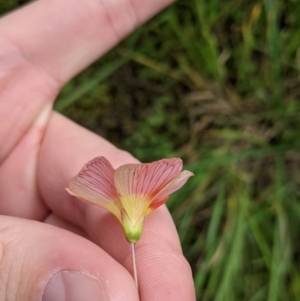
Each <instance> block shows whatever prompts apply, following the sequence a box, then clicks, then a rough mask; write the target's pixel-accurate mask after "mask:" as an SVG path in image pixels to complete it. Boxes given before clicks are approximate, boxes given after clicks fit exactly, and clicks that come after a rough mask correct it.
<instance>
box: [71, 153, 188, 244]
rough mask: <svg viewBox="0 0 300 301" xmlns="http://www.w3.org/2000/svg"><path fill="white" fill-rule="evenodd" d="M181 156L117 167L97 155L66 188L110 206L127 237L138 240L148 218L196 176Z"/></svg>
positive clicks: (85, 198)
mask: <svg viewBox="0 0 300 301" xmlns="http://www.w3.org/2000/svg"><path fill="white" fill-rule="evenodd" d="M181 169H182V161H181V159H179V158H172V159H162V160H159V161H156V162H153V163H144V164H126V165H122V166H120V167H119V168H117V169H116V170H114V168H113V167H112V165H111V164H110V163H109V161H108V160H107V159H106V158H105V157H96V158H94V159H93V160H91V161H89V162H88V163H87V164H85V166H84V167H83V168H82V169H81V171H80V172H79V174H78V175H77V176H75V177H74V178H72V179H71V180H70V182H69V188H66V190H67V191H68V192H69V193H70V194H71V195H73V196H76V197H77V198H79V199H80V200H82V201H85V202H88V203H92V204H94V205H97V206H100V207H102V208H105V209H107V210H108V211H110V212H111V213H112V214H113V215H115V216H116V218H117V219H118V220H119V221H120V223H121V224H122V226H123V228H124V233H125V236H126V239H127V240H128V241H129V242H131V243H135V242H137V241H138V240H139V238H140V236H141V232H142V227H143V223H144V219H145V217H146V216H147V215H148V214H149V213H150V212H152V211H153V210H154V209H156V208H157V207H159V206H160V205H162V204H164V203H165V202H166V201H167V199H168V198H169V195H170V194H171V193H173V192H174V191H176V190H178V189H179V188H181V187H182V186H183V185H184V184H185V183H186V181H187V180H188V179H189V177H191V176H192V175H193V173H192V172H190V171H187V170H184V171H181Z"/></svg>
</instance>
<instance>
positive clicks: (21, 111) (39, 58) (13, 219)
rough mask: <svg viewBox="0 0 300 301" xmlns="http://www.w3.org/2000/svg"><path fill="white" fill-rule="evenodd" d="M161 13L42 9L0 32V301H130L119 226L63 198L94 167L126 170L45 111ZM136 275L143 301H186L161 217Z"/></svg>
mask: <svg viewBox="0 0 300 301" xmlns="http://www.w3.org/2000/svg"><path fill="white" fill-rule="evenodd" d="M170 2H171V1H170V0H118V1H112V0H111V1H108V0H106V1H105V0H102V1H99V0H98V1H96V0H77V1H74V0H64V1H62V0H43V1H37V2H34V3H32V4H30V5H28V6H26V7H24V8H23V9H21V10H18V11H16V12H14V13H12V14H10V15H7V16H5V17H4V18H2V19H1V20H0V66H1V67H0V120H1V127H0V145H1V148H0V164H1V165H0V213H1V214H2V215H1V216H0V287H1V289H0V299H1V300H4V299H5V300H10V301H15V300H22V301H27V300H30V301H35V300H37V301H38V300H41V296H42V295H43V297H42V300H43V301H54V300H55V301H60V300H72V301H74V300H80V301H83V300H89V301H93V300H97V301H100V300H111V301H116V300H130V301H134V300H139V296H138V292H137V290H136V287H135V284H134V281H133V279H132V276H131V275H130V274H129V272H128V271H130V272H131V260H130V248H129V244H128V243H127V242H126V240H125V238H124V235H123V231H122V228H121V226H120V224H119V222H118V221H117V219H116V218H115V217H114V216H112V215H111V214H109V213H107V212H106V211H105V210H102V209H99V208H96V207H94V206H91V205H87V204H85V203H83V202H80V201H79V200H77V199H75V198H74V197H72V196H70V195H68V193H67V192H66V191H65V187H67V184H68V181H69V179H70V178H71V177H73V176H74V175H75V174H77V172H78V171H79V170H80V168H81V167H82V166H83V165H84V163H86V162H87V161H88V160H90V159H92V158H94V157H96V156H105V157H106V158H107V159H108V160H109V161H110V162H111V163H112V164H113V166H114V167H115V168H116V167H118V166H119V165H122V164H126V163H132V162H136V159H134V158H133V157H132V156H131V155H130V154H128V153H126V152H123V151H121V150H119V149H117V148H115V147H114V146H113V145H111V144H110V143H109V142H107V141H106V140H104V139H102V138H101V137H99V136H97V135H95V134H93V133H91V132H89V131H87V130H85V129H83V128H82V127H80V126H78V125H76V124H74V123H73V122H71V121H70V120H68V119H66V118H65V117H63V116H61V115H60V114H58V113H55V112H53V111H52V103H53V101H54V99H55V97H56V95H57V93H58V92H59V90H60V88H61V87H62V86H63V85H64V84H65V83H66V82H67V81H68V80H69V79H70V78H72V77H73V76H74V75H75V74H76V73H78V72H79V71H80V70H82V69H83V68H85V67H86V66H87V65H89V64H90V63H91V62H92V61H94V60H95V59H96V58H98V57H99V56H101V55H102V54H104V53H105V52H106V51H107V50H109V49H110V48H111V47H113V46H114V45H115V44H116V43H118V42H119V41H120V40H121V39H122V38H123V37H125V36H126V35H127V34H128V33H130V32H131V31H132V30H133V29H134V28H136V27H137V26H138V25H140V24H141V23H142V22H144V21H145V20H146V19H148V18H149V17H150V16H152V15H153V14H155V13H156V12H157V11H159V10H160V9H162V8H163V7H164V6H166V5H167V4H169V3H170ZM130 3H131V4H130ZM137 264H138V271H139V281H140V297H141V300H143V301H147V300H149V301H150V300H151V301H153V300H164V301H165V300H172V301H177V300H178V301H179V300H180V301H182V300H185V301H193V300H195V296H194V289H193V282H192V277H191V272H190V268H189V265H188V264H187V262H186V260H185V259H184V257H183V255H182V252H181V248H180V243H179V239H178V236H177V233H176V229H175V227H174V224H173V222H172V219H171V217H170V215H169V213H168V211H167V209H166V208H165V207H164V206H162V207H161V208H159V209H157V210H156V211H155V212H153V213H152V214H151V215H149V217H148V218H147V220H146V222H145V226H144V230H143V235H142V238H141V240H140V241H139V242H138V244H137ZM53 275H54V276H53ZM51 276H53V277H52V278H51ZM47 283H48V284H47ZM45 287H46V288H45ZM44 288H45V291H44V293H43V290H44Z"/></svg>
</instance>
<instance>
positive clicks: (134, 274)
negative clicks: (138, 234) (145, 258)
mask: <svg viewBox="0 0 300 301" xmlns="http://www.w3.org/2000/svg"><path fill="white" fill-rule="evenodd" d="M130 246H131V259H132V269H133V278H134V281H135V284H136V287H137V289H138V288H139V284H138V275H137V269H136V259H135V244H134V243H133V242H132V243H130Z"/></svg>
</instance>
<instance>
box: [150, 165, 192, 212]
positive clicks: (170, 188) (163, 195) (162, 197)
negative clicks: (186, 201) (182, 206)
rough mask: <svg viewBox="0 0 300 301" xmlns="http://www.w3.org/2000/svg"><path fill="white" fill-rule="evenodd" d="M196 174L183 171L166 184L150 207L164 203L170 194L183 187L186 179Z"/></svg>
mask: <svg viewBox="0 0 300 301" xmlns="http://www.w3.org/2000/svg"><path fill="white" fill-rule="evenodd" d="M193 175H194V174H193V173H192V172H190V171H188V170H184V171H182V172H181V173H180V174H179V175H178V176H177V177H176V178H175V179H174V180H173V181H172V182H170V183H169V184H168V185H167V186H165V187H164V188H163V189H162V190H161V191H160V192H159V193H158V194H157V195H156V197H155V198H154V200H153V201H152V203H151V205H150V208H151V209H155V208H157V207H159V206H160V205H162V204H164V203H165V202H166V201H167V199H168V197H169V195H170V194H171V193H173V192H175V191H176V190H178V189H179V188H181V187H182V186H183V185H184V184H185V183H186V181H187V180H188V179H189V178H190V177H191V176H193Z"/></svg>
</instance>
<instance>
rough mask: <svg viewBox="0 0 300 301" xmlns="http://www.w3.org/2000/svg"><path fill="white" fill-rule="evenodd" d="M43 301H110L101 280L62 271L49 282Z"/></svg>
mask: <svg viewBox="0 0 300 301" xmlns="http://www.w3.org/2000/svg"><path fill="white" fill-rule="evenodd" d="M42 301H108V298H107V296H106V294H105V289H104V284H103V282H102V281H101V280H98V279H96V278H94V277H91V276H89V275H87V274H85V273H82V272H78V271H72V270H62V271H60V272H58V273H56V274H54V275H53V276H52V277H51V278H50V280H49V281H48V283H47V285H46V287H45V290H44V293H43V297H42Z"/></svg>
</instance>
